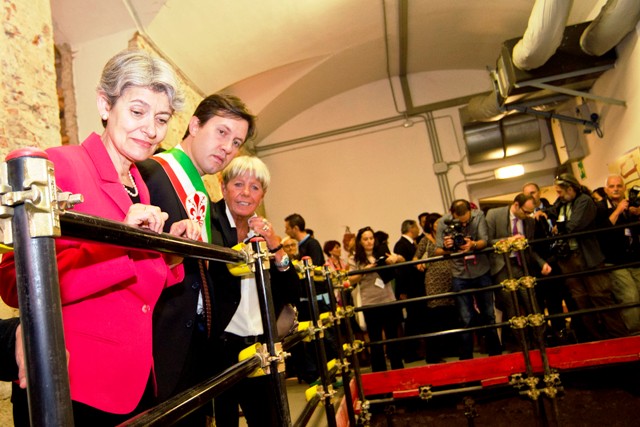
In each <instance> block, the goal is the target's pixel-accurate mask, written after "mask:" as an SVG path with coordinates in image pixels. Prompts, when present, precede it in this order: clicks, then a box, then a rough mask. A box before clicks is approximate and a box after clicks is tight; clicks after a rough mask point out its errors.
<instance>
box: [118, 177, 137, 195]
mask: <svg viewBox="0 0 640 427" xmlns="http://www.w3.org/2000/svg"><path fill="white" fill-rule="evenodd" d="M128 172H129V179H130V180H131V183H132V184H133V191H130V190H129V188H128V187H127V186H126V185H124V184H122V186H123V187H124V191H126V192H127V194H128V195H130V196H131V197H138V186H137V185H136V182H135V181H134V180H133V175H131V171H128Z"/></svg>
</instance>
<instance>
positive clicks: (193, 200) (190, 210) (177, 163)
mask: <svg viewBox="0 0 640 427" xmlns="http://www.w3.org/2000/svg"><path fill="white" fill-rule="evenodd" d="M152 159H153V160H155V161H156V162H158V163H159V164H160V166H162V168H163V169H164V171H165V172H166V173H167V176H168V177H169V181H171V185H173V188H174V190H175V191H176V194H177V195H178V198H179V199H180V201H181V202H182V207H183V208H184V210H185V212H186V213H187V216H188V217H189V219H191V220H193V221H196V222H197V223H198V224H200V229H201V236H200V240H202V241H203V242H207V243H210V240H211V214H210V208H209V197H208V196H207V189H206V188H205V186H204V182H202V177H201V176H200V174H199V173H198V171H197V170H196V167H195V166H194V165H193V162H192V161H191V159H190V158H189V156H187V154H186V153H185V152H184V151H182V149H180V148H178V147H175V148H172V149H170V150H167V151H164V152H162V153H159V154H156V155H155V156H153V157H152Z"/></svg>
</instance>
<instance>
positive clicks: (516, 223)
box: [511, 218, 522, 266]
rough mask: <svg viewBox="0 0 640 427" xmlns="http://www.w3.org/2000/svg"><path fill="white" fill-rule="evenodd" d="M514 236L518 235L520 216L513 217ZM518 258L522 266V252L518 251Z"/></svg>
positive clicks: (512, 231)
mask: <svg viewBox="0 0 640 427" xmlns="http://www.w3.org/2000/svg"><path fill="white" fill-rule="evenodd" d="M511 233H512V235H513V236H516V235H518V233H519V232H518V218H513V229H512V230H511ZM516 259H517V260H518V265H519V266H522V260H521V259H520V252H516Z"/></svg>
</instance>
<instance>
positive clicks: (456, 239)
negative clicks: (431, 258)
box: [443, 219, 467, 252]
mask: <svg viewBox="0 0 640 427" xmlns="http://www.w3.org/2000/svg"><path fill="white" fill-rule="evenodd" d="M444 225H445V226H446V227H447V228H445V229H444V232H443V236H444V237H451V238H452V239H453V246H452V247H451V250H452V251H453V252H458V251H459V250H460V247H461V246H464V245H465V243H467V239H466V237H467V235H466V233H465V227H464V226H463V225H462V223H461V222H460V220H458V219H447V220H445V221H444Z"/></svg>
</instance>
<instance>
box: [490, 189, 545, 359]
mask: <svg viewBox="0 0 640 427" xmlns="http://www.w3.org/2000/svg"><path fill="white" fill-rule="evenodd" d="M534 208H535V205H534V199H533V197H531V196H526V195H524V194H523V193H520V194H518V195H517V196H516V197H515V199H513V203H511V205H509V206H503V207H501V208H494V209H490V210H489V211H488V212H487V227H488V234H489V244H490V245H494V244H496V243H497V242H498V241H500V240H503V239H507V238H510V237H524V238H526V239H528V240H532V239H533V236H534V233H535V221H534V219H533V218H532V217H531V215H533V211H534ZM490 261H491V275H492V277H493V280H494V282H495V283H500V282H502V281H503V280H505V279H508V278H509V269H508V267H507V265H506V262H509V264H510V267H511V272H512V274H513V277H514V278H519V277H522V276H524V275H525V270H524V266H525V264H526V265H527V266H528V267H529V268H531V267H530V266H532V264H533V263H534V262H535V263H536V264H537V265H538V267H539V269H540V271H541V272H542V274H543V275H545V276H546V275H548V274H549V273H551V266H550V265H549V264H548V263H547V262H546V261H545V260H544V259H542V258H541V257H540V256H539V255H538V254H537V253H536V252H534V251H533V250H532V249H531V247H528V248H527V249H526V250H525V251H523V252H521V253H515V252H514V253H512V254H510V256H509V257H508V261H505V257H504V255H503V254H497V253H492V254H491V258H490ZM517 293H518V304H519V305H520V307H522V308H524V310H525V314H530V313H533V306H532V304H531V301H530V300H529V298H528V296H527V292H526V290H524V289H519V290H518V291H517ZM496 308H498V309H499V310H500V311H502V313H503V315H504V317H505V318H506V319H511V318H512V317H514V316H519V315H520V314H521V313H517V312H516V309H515V306H514V303H513V300H512V297H511V295H509V293H508V292H506V291H497V292H496ZM504 332H505V333H506V336H505V334H504V333H503V339H502V341H503V345H505V346H506V347H509V346H511V345H513V344H514V342H513V340H512V338H513V336H512V335H511V334H510V331H508V330H505V331H504ZM516 348H517V347H516Z"/></svg>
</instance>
